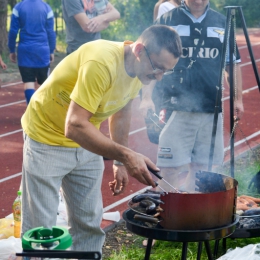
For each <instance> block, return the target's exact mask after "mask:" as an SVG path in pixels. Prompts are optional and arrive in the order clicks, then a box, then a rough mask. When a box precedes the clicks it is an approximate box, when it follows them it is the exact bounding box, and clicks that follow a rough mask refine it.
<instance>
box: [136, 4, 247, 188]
mask: <svg viewBox="0 0 260 260" xmlns="http://www.w3.org/2000/svg"><path fill="white" fill-rule="evenodd" d="M209 5H210V3H209V0H185V1H184V2H183V3H182V5H181V6H180V7H177V8H174V9H172V10H171V11H169V12H167V13H165V14H164V15H162V16H161V17H160V18H159V19H158V20H156V22H155V24H163V25H167V26H171V27H172V28H175V29H176V30H177V32H178V34H179V35H180V37H181V40H182V49H183V54H182V56H181V58H180V59H179V62H178V64H177V65H176V67H175V72H177V71H178V69H181V70H185V71H186V75H190V76H189V77H188V76H186V77H185V74H184V77H183V76H182V77H183V78H182V79H181V78H179V79H177V78H176V73H174V74H175V75H174V77H171V75H168V76H164V77H163V79H162V81H161V82H159V83H157V85H156V88H157V87H158V89H162V88H163V93H162V96H163V100H164V101H165V103H164V105H165V106H166V105H167V104H168V107H169V108H170V109H171V111H172V113H171V116H170V118H169V119H168V121H167V124H166V125H165V126H164V128H163V130H162V132H161V134H160V137H159V145H158V151H157V166H158V167H160V168H161V175H162V176H163V177H164V178H165V179H167V180H168V181H169V182H170V183H171V184H172V185H173V186H175V187H179V181H178V173H179V172H180V171H181V169H182V167H187V168H188V169H189V173H190V174H188V176H187V178H186V182H185V185H184V186H183V187H180V188H182V189H184V190H185V189H186V190H189V191H191V190H194V189H195V179H194V178H192V177H193V176H194V174H195V173H196V172H197V171H199V170H207V166H208V163H209V154H210V147H211V137H212V129H213V119H214V111H215V102H216V93H217V88H216V86H218V83H219V75H220V71H221V68H220V65H221V57H222V54H223V53H222V52H223V41H224V32H225V23H226V17H225V16H223V15H222V14H220V13H218V12H216V11H213V10H212V9H210V6H209ZM200 41H201V45H200V46H201V47H200V49H199V53H198V55H196V57H193V56H192V53H193V51H194V50H195V49H196V48H198V47H196V46H197V45H198V43H199V42H200ZM232 58H233V60H234V63H235V64H236V66H234V69H236V71H234V74H233V75H234V82H235V84H234V85H235V86H234V88H235V91H234V93H236V96H235V97H234V104H235V111H234V114H235V115H236V119H239V118H241V116H242V114H243V111H244V107H243V102H242V77H241V70H240V67H239V63H240V56H239V52H238V50H237V52H236V57H232ZM229 59H230V57H229V55H228V57H227V60H226V63H227V66H226V68H225V69H226V78H227V79H229V66H228V62H229ZM189 66H190V68H189V69H187V68H188V67H189ZM187 73H189V74H187ZM180 82H183V83H182V86H179V87H178V85H180ZM155 83H156V82H154V81H153V82H151V83H150V84H149V86H146V87H144V88H143V89H142V90H143V97H142V103H141V105H140V109H141V110H142V113H143V115H144V116H146V115H147V111H148V109H152V110H153V111H155V106H154V103H153V101H152V98H151V96H152V91H153V89H154V86H155ZM220 91H221V90H220ZM221 112H222V108H221V106H220V107H219V111H218V113H219V116H218V122H217V133H216V139H215V150H214V158H213V165H221V164H222V163H223V157H224V143H223V120H222V114H221ZM159 184H160V185H161V186H162V187H164V184H163V183H162V182H161V181H159ZM166 188H167V187H166Z"/></svg>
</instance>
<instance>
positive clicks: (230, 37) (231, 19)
mask: <svg viewBox="0 0 260 260" xmlns="http://www.w3.org/2000/svg"><path fill="white" fill-rule="evenodd" d="M225 8H226V9H227V20H226V28H225V35H224V44H223V52H222V57H221V71H220V76H219V83H218V86H217V88H218V91H217V97H216V105H215V114H214V122H213V129H212V138H211V147H210V155H209V164H208V171H211V170H212V162H213V155H214V147H215V137H216V129H217V121H218V108H219V105H220V104H221V95H220V94H219V91H220V88H221V85H222V77H223V73H224V71H225V68H224V65H225V59H226V55H225V54H226V50H227V43H228V42H229V57H230V62H229V67H230V71H229V74H230V82H229V85H230V135H231V138H230V171H231V177H232V178H234V135H233V129H234V123H235V122H234V91H233V90H234V79H233V75H234V73H233V68H234V62H233V56H234V53H235V47H234V46H235V33H234V28H235V15H236V11H238V13H239V15H240V18H241V22H242V27H243V32H244V35H245V38H246V42H247V47H248V50H249V54H250V58H251V62H252V66H253V69H254V74H255V78H256V81H257V84H258V88H259V91H260V79H259V74H258V71H257V66H256V62H255V58H254V54H253V50H252V47H251V43H250V40H249V36H248V32H247V28H246V23H245V19H244V15H243V12H242V7H241V6H227V7H225Z"/></svg>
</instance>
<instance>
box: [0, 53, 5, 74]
mask: <svg viewBox="0 0 260 260" xmlns="http://www.w3.org/2000/svg"><path fill="white" fill-rule="evenodd" d="M0 66H1V68H2V69H3V70H6V69H7V65H6V64H5V63H4V61H3V60H2V57H1V55H0Z"/></svg>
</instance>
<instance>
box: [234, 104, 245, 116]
mask: <svg viewBox="0 0 260 260" xmlns="http://www.w3.org/2000/svg"><path fill="white" fill-rule="evenodd" d="M243 114H244V105H243V101H242V100H241V101H235V111H234V117H235V118H234V119H235V121H239V120H240V119H241V118H242V116H243Z"/></svg>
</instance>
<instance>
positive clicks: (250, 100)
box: [0, 29, 260, 228]
mask: <svg viewBox="0 0 260 260" xmlns="http://www.w3.org/2000/svg"><path fill="white" fill-rule="evenodd" d="M249 34H250V41H251V45H252V47H253V52H254V56H255V60H256V63H257V67H258V71H259V67H260V29H257V30H256V29H254V30H250V32H249ZM237 42H238V46H239V50H240V55H241V58H242V63H241V68H242V75H243V90H244V91H243V99H244V107H245V113H244V116H243V118H242V120H241V121H240V127H241V130H242V131H243V132H244V134H245V136H246V139H247V140H248V142H249V144H250V146H251V147H252V148H253V147H255V146H257V145H259V144H260V110H259V104H260V93H259V90H258V86H257V83H256V80H255V76H254V72H253V69H252V65H251V60H250V56H249V53H248V50H247V46H246V41H245V38H244V35H238V36H237ZM228 93H229V91H228V89H227V88H226V90H225V97H224V107H225V113H224V122H225V127H224V128H225V147H226V148H225V149H226V151H229V147H228V146H229V131H230V130H229V129H230V128H229V97H228ZM139 103H140V100H139V97H137V98H136V99H135V100H134V103H133V113H132V114H133V117H132V122H131V130H130V134H129V145H130V148H131V149H133V150H135V151H137V152H140V153H142V154H144V155H146V156H148V157H149V158H150V159H151V160H152V161H154V162H156V149H157V146H156V145H154V144H152V143H150V142H149V140H148V138H147V135H146V129H145V125H144V120H143V118H142V117H141V116H140V113H139V111H138V107H139ZM25 109H26V103H25V100H24V95H23V86H22V83H21V82H10V83H5V85H3V86H2V89H0V218H3V217H5V216H7V215H9V214H10V213H11V206H12V203H13V201H14V199H15V197H16V192H17V190H18V188H19V185H20V181H21V167H22V146H23V140H22V130H21V124H20V118H21V116H22V114H23V113H24V111H25ZM101 131H102V132H103V133H104V134H105V135H107V136H108V135H109V134H108V126H107V122H105V123H104V124H103V125H102V127H101ZM237 133H238V134H237V135H236V136H235V155H238V154H240V153H242V152H244V151H245V150H248V149H249V147H248V145H247V144H246V142H245V139H244V137H243V135H242V134H240V133H239V131H238V132H237ZM228 156H229V153H228V152H227V157H226V159H228ZM105 167H106V168H105V172H104V179H103V184H102V193H103V204H104V211H116V210H119V211H120V212H121V214H122V212H123V211H124V210H126V209H127V201H128V200H129V199H130V198H131V197H132V196H134V194H135V193H138V192H141V191H142V190H143V189H146V188H147V187H145V186H144V185H142V184H140V183H138V182H137V181H136V180H135V179H133V178H131V177H130V183H129V185H128V188H127V190H126V192H125V193H124V194H122V195H120V196H116V197H113V196H112V195H111V193H110V190H109V188H108V182H109V181H111V180H112V179H113V174H112V161H111V160H108V161H105ZM35 170H37V169H35ZM111 224H112V222H110V221H105V220H103V222H102V227H103V228H109V227H110V226H111Z"/></svg>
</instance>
